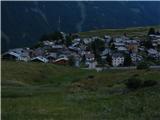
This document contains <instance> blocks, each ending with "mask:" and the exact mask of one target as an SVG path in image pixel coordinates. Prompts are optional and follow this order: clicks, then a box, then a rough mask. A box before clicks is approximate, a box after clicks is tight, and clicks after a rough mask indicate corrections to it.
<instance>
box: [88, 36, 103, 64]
mask: <svg viewBox="0 0 160 120" xmlns="http://www.w3.org/2000/svg"><path fill="white" fill-rule="evenodd" d="M104 48H105V43H104V41H102V40H100V39H95V41H93V42H91V49H92V51H93V53H94V55H95V58H96V59H97V61H98V62H100V61H101V56H100V53H101V51H103V50H104Z"/></svg>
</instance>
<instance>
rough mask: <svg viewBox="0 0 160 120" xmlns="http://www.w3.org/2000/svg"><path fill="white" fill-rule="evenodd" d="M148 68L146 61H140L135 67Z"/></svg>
mask: <svg viewBox="0 0 160 120" xmlns="http://www.w3.org/2000/svg"><path fill="white" fill-rule="evenodd" d="M148 68H149V65H148V64H147V63H146V62H144V61H143V62H140V63H139V64H138V65H137V69H148Z"/></svg>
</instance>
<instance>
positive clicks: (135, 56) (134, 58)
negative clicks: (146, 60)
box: [131, 53, 143, 64]
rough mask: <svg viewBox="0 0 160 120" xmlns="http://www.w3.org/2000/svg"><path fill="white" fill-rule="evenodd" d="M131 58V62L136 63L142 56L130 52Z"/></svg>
mask: <svg viewBox="0 0 160 120" xmlns="http://www.w3.org/2000/svg"><path fill="white" fill-rule="evenodd" d="M131 60H132V63H133V64H137V63H138V62H140V61H142V60H143V57H142V56H140V55H138V54H137V53H132V54H131Z"/></svg>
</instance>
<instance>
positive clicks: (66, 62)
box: [53, 57, 69, 65]
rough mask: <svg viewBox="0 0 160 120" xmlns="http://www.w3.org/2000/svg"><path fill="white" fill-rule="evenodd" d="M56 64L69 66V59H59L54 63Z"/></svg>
mask: <svg viewBox="0 0 160 120" xmlns="http://www.w3.org/2000/svg"><path fill="white" fill-rule="evenodd" d="M53 63H54V64H59V65H68V63H69V59H68V58H66V57H62V58H58V59H56V60H55V61H54V62H53Z"/></svg>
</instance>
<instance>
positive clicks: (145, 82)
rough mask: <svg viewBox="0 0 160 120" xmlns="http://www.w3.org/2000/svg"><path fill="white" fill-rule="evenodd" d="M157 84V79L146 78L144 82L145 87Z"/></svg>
mask: <svg viewBox="0 0 160 120" xmlns="http://www.w3.org/2000/svg"><path fill="white" fill-rule="evenodd" d="M156 84H157V81H155V80H146V81H144V83H143V87H150V86H154V85H156Z"/></svg>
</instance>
